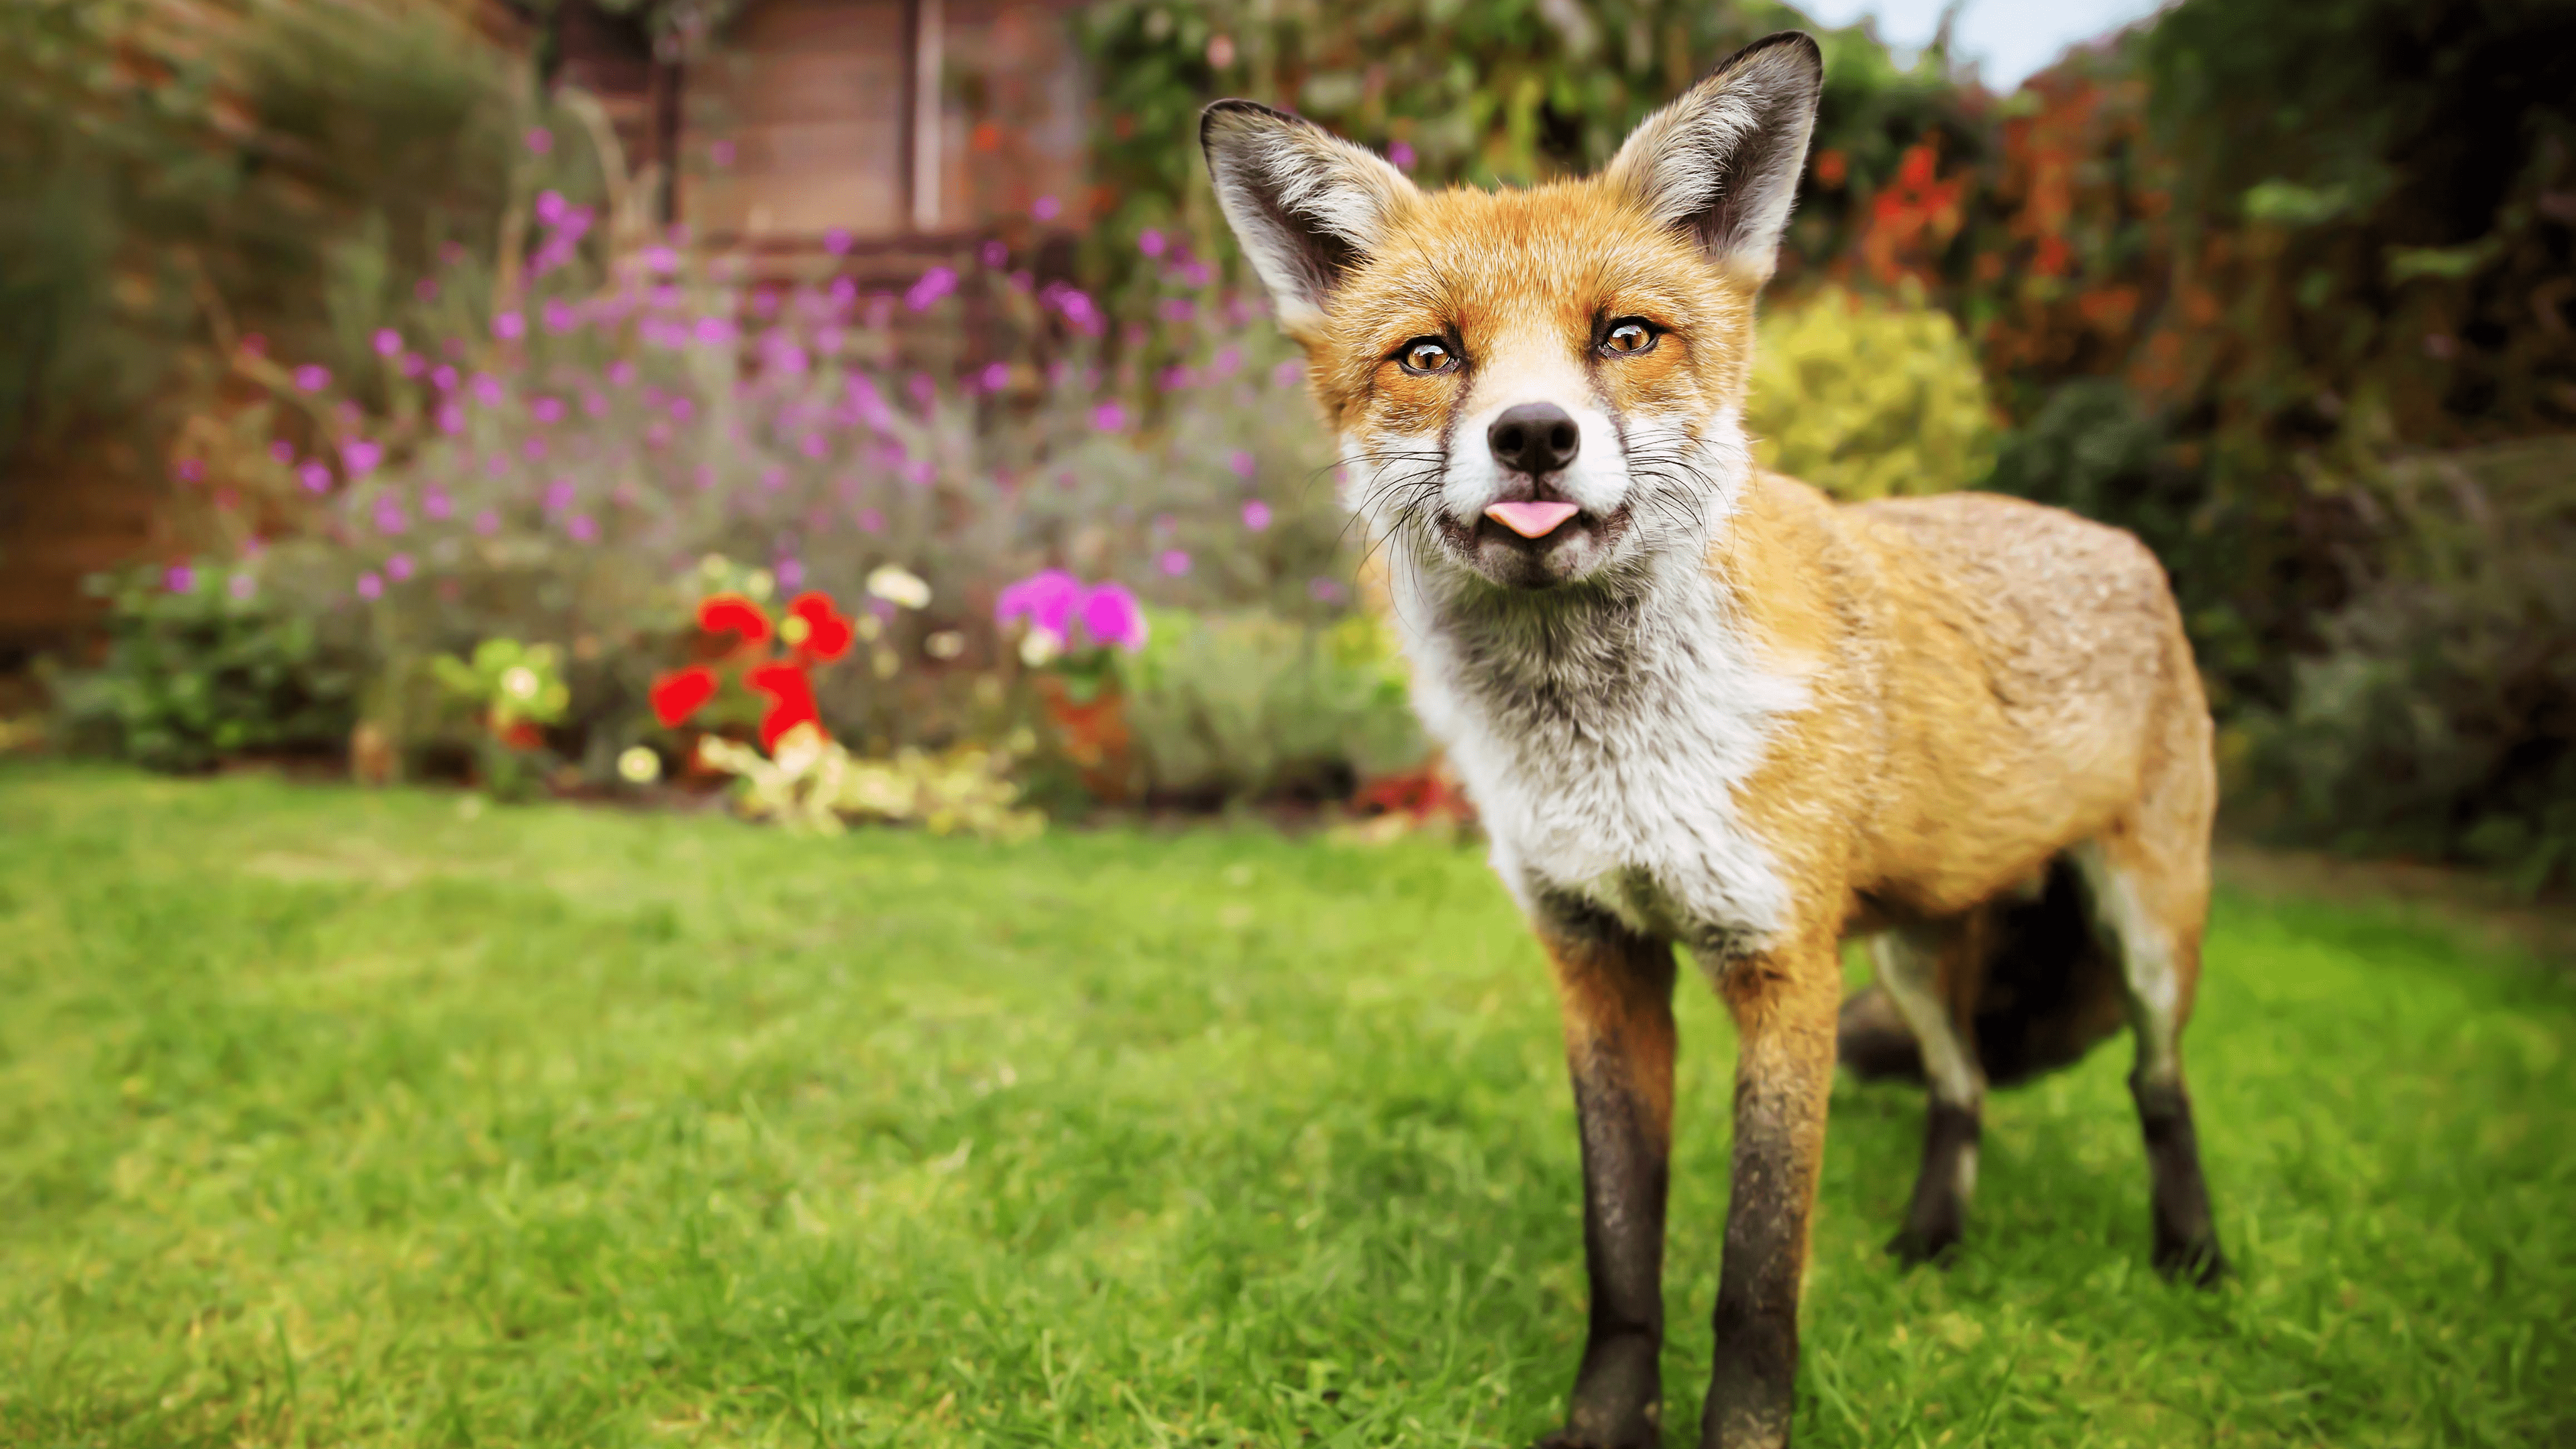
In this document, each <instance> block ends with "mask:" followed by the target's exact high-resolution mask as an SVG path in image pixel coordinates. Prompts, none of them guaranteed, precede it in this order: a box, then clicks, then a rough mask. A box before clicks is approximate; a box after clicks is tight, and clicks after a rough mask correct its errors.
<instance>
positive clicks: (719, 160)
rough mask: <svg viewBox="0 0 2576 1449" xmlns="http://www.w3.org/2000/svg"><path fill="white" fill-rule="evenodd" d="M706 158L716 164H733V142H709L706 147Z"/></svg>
mask: <svg viewBox="0 0 2576 1449" xmlns="http://www.w3.org/2000/svg"><path fill="white" fill-rule="evenodd" d="M707 159H708V160H710V161H713V162H714V163H716V164H717V165H718V166H731V165H732V164H733V143H732V142H731V141H716V142H712V143H710V144H709V145H708V147H707Z"/></svg>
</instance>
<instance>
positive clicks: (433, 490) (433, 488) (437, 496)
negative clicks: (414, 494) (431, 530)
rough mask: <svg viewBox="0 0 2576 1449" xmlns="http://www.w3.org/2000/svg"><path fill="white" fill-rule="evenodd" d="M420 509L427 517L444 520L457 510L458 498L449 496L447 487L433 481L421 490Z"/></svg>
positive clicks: (422, 514)
mask: <svg viewBox="0 0 2576 1449" xmlns="http://www.w3.org/2000/svg"><path fill="white" fill-rule="evenodd" d="M420 511H421V516H423V517H425V518H434V519H440V520H444V519H446V518H447V517H448V516H449V515H450V514H452V513H454V512H455V511H456V500H455V499H453V498H450V497H448V496H447V490H446V489H444V488H441V487H439V486H438V485H437V484H435V483H433V484H431V485H430V486H429V487H427V488H426V489H423V490H422V491H421V495H420Z"/></svg>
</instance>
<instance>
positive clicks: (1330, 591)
mask: <svg viewBox="0 0 2576 1449" xmlns="http://www.w3.org/2000/svg"><path fill="white" fill-rule="evenodd" d="M1347 596H1348V591H1347V590H1345V589H1344V588H1343V587H1342V586H1341V585H1340V584H1339V583H1337V582H1336V581H1334V580H1332V579H1328V578H1324V577H1322V576H1321V575H1318V576H1316V577H1314V578H1311V579H1308V580H1307V581H1306V597H1308V598H1310V599H1313V600H1314V601H1315V602H1316V603H1319V604H1338V603H1340V602H1341V601H1342V600H1343V599H1344V598H1345V597H1347Z"/></svg>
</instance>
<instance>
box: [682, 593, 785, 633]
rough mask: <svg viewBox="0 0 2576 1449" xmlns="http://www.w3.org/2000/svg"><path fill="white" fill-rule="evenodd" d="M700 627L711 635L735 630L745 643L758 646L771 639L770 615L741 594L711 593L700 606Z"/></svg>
mask: <svg viewBox="0 0 2576 1449" xmlns="http://www.w3.org/2000/svg"><path fill="white" fill-rule="evenodd" d="M698 627H699V628H701V629H704V630H706V631H707V632H708V633H710V634H722V633H724V632H726V631H727V630H731V631H732V632H734V633H737V634H740V635H741V636H742V642H744V643H745V644H757V643H759V642H760V641H761V640H763V639H766V638H768V637H769V616H768V615H767V614H764V613H762V612H761V611H760V606H759V605H758V604H755V603H753V602H752V601H751V600H749V599H746V598H744V597H743V596H742V595H740V594H710V595H708V596H707V598H706V599H705V601H704V602H702V603H700V604H699V605H698Z"/></svg>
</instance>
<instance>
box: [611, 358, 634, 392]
mask: <svg viewBox="0 0 2576 1449" xmlns="http://www.w3.org/2000/svg"><path fill="white" fill-rule="evenodd" d="M608 381H609V383H610V385H612V386H615V387H627V386H631V385H632V384H633V383H634V381H635V364H634V363H632V362H629V361H627V360H626V359H625V358H623V357H621V358H619V359H617V360H616V361H615V362H612V363H610V364H608Z"/></svg>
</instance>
